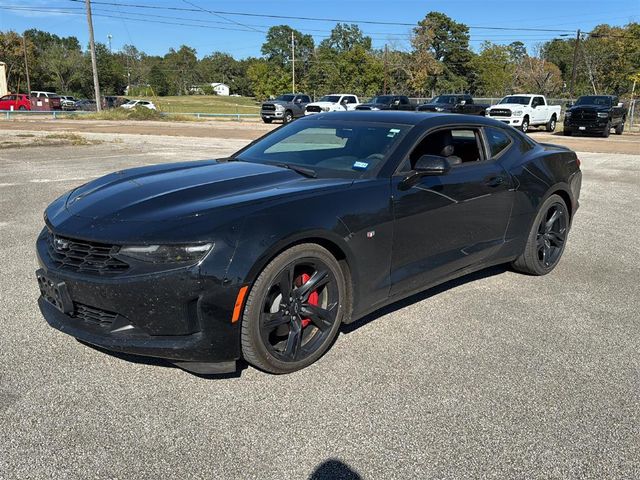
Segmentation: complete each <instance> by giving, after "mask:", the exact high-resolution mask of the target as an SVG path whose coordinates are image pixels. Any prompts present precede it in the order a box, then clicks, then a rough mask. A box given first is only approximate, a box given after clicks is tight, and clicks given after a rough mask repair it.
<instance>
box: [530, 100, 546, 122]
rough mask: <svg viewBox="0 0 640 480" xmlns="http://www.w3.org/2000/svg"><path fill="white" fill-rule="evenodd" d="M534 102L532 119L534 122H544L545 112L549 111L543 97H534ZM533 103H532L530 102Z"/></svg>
mask: <svg viewBox="0 0 640 480" xmlns="http://www.w3.org/2000/svg"><path fill="white" fill-rule="evenodd" d="M533 102H535V105H536V108H535V109H534V110H533V112H534V119H535V122H536V123H546V122H547V120H548V119H547V114H548V113H549V112H548V111H547V110H548V108H547V105H546V103H545V101H544V98H543V97H535V98H534V99H533ZM532 105H534V103H532Z"/></svg>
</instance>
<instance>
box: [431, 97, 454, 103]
mask: <svg viewBox="0 0 640 480" xmlns="http://www.w3.org/2000/svg"><path fill="white" fill-rule="evenodd" d="M430 103H451V104H455V103H456V97H454V96H452V95H440V96H438V97H435V98H434V99H433V100H431V102H430Z"/></svg>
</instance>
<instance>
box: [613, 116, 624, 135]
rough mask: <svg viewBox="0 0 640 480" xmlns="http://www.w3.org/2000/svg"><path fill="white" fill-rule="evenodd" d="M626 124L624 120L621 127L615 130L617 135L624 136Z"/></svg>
mask: <svg viewBox="0 0 640 480" xmlns="http://www.w3.org/2000/svg"><path fill="white" fill-rule="evenodd" d="M624 122H625V120H624V119H622V123H620V125H618V126H617V127H616V129H615V132H616V135H622V132H624Z"/></svg>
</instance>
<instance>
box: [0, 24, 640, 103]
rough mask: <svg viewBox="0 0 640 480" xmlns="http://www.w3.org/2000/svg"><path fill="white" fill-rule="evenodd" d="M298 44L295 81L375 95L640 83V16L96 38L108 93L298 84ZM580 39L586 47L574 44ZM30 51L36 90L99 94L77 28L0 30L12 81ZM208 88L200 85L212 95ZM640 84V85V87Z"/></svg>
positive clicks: (22, 75)
mask: <svg viewBox="0 0 640 480" xmlns="http://www.w3.org/2000/svg"><path fill="white" fill-rule="evenodd" d="M292 36H293V39H294V45H295V83H296V90H298V91H304V92H306V93H309V94H312V95H314V96H320V95H324V94H327V93H331V92H338V91H340V92H353V93H356V94H358V95H360V96H363V97H367V96H372V95H375V94H379V93H383V92H385V91H386V92H393V93H399V94H407V95H410V96H418V97H426V96H432V95H434V94H438V93H447V92H469V93H472V94H475V95H478V96H487V97H499V96H502V95H504V94H507V93H512V92H517V91H521V92H522V91H531V92H536V93H543V94H545V95H548V96H567V95H568V93H569V86H570V84H571V81H572V77H573V70H574V58H575V60H576V61H575V84H574V94H575V95H581V94H590V93H591V94H593V93H600V94H616V95H620V96H625V95H626V96H628V95H629V94H630V93H631V91H632V89H633V88H634V82H638V83H640V24H638V23H629V24H628V25H626V26H610V25H600V26H598V27H596V28H595V29H594V30H593V31H591V32H589V34H588V35H585V36H584V37H583V38H580V40H577V39H576V38H557V39H554V40H550V41H548V42H545V43H542V44H540V45H539V46H538V47H537V48H536V49H535V51H534V52H531V54H530V53H529V52H527V49H526V48H525V45H524V43H522V42H520V41H515V42H512V43H510V44H508V45H503V44H496V43H492V42H488V41H487V42H484V43H483V44H482V45H481V47H480V48H479V50H478V51H477V52H474V51H473V50H472V49H471V47H470V44H469V42H470V34H469V27H468V26H466V25H465V24H463V23H459V22H456V21H455V20H453V19H451V18H449V17H448V16H447V15H445V14H443V13H440V12H431V13H429V14H427V15H426V16H425V17H424V18H423V19H422V20H421V21H419V22H418V23H417V24H416V26H415V27H414V28H413V29H412V31H411V34H410V37H409V38H410V47H409V48H408V49H407V48H399V47H397V46H394V45H389V46H386V47H385V48H383V49H375V48H373V47H372V40H371V37H369V36H367V35H365V34H364V33H363V31H362V30H361V29H360V27H358V26H357V25H354V24H345V23H338V24H336V26H335V27H334V28H333V30H332V31H331V34H330V36H329V37H328V38H326V39H324V40H322V41H321V42H319V43H317V44H316V42H315V41H314V39H313V37H312V36H311V35H307V34H304V33H303V32H300V31H298V30H296V29H293V28H291V27H289V26H287V25H279V26H274V27H271V28H270V29H269V31H268V32H267V34H266V38H265V40H264V43H263V45H262V49H261V53H262V56H261V57H259V58H256V57H249V58H245V59H240V60H238V59H235V58H233V57H232V56H231V55H229V54H227V53H224V52H213V53H211V54H209V55H206V56H204V57H202V58H198V56H197V52H196V50H195V49H194V48H192V47H189V46H187V45H182V46H181V47H180V48H178V49H177V50H175V49H170V50H169V51H168V52H167V53H166V54H165V55H163V56H158V55H147V54H145V53H144V52H142V51H140V50H138V49H137V48H136V47H135V46H133V45H125V46H124V47H123V48H122V49H121V50H119V51H117V52H111V51H110V50H109V48H108V47H107V46H106V45H105V44H102V43H97V44H96V54H97V61H98V76H99V79H100V85H101V89H102V92H103V94H105V95H109V94H110V95H122V94H124V93H125V89H126V87H127V86H134V87H135V88H132V89H131V90H130V91H129V94H130V95H133V94H135V93H136V91H138V92H139V93H141V94H144V95H158V96H164V95H188V94H190V93H193V92H194V88H193V87H194V86H197V85H204V84H207V83H210V82H222V83H226V84H227V85H229V87H230V89H231V92H232V93H237V94H240V95H244V96H255V97H257V98H258V99H263V98H267V97H269V96H271V95H277V94H280V93H283V92H288V91H290V90H291V89H292V63H293V62H294V59H293V57H292V49H291V38H292ZM576 42H578V48H576ZM25 52H26V60H27V62H26V63H27V64H28V68H29V76H30V83H31V88H32V90H45V89H46V90H54V91H57V92H58V93H64V94H75V95H78V96H83V97H89V98H90V97H92V94H93V83H92V82H93V80H92V76H91V61H90V57H89V53H88V51H87V49H86V48H83V47H82V45H81V44H80V42H79V41H78V39H77V38H76V37H73V36H71V37H59V36H57V35H54V34H51V33H48V32H43V31H40V30H36V29H32V30H27V31H26V32H24V33H23V34H22V35H20V34H18V33H16V32H14V31H6V32H0V61H3V62H5V63H6V64H7V81H8V84H9V89H10V90H11V91H14V92H15V91H26V88H27V87H26V70H25ZM208 88H209V87H206V86H204V87H202V88H201V91H202V90H204V91H205V93H211V92H210V91H209V90H208ZM638 89H640V85H639V86H638Z"/></svg>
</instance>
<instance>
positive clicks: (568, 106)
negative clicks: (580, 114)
mask: <svg viewBox="0 0 640 480" xmlns="http://www.w3.org/2000/svg"><path fill="white" fill-rule="evenodd" d="M565 105H566V107H567V108H571V107H573V102H567V103H566V104H565Z"/></svg>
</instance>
